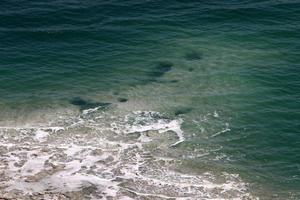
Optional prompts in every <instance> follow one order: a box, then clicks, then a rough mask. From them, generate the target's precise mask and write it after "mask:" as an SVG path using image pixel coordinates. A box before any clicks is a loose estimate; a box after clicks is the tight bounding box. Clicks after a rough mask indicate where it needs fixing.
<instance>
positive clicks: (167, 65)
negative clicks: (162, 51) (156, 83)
mask: <svg viewBox="0 0 300 200" xmlns="http://www.w3.org/2000/svg"><path fill="white" fill-rule="evenodd" d="M173 65H174V64H173V63H171V62H168V61H162V62H159V63H158V64H157V65H156V66H155V68H154V70H153V71H152V72H151V76H153V77H155V78H159V77H161V76H163V75H164V74H165V73H167V72H168V71H170V70H171V69H172V67H173Z"/></svg>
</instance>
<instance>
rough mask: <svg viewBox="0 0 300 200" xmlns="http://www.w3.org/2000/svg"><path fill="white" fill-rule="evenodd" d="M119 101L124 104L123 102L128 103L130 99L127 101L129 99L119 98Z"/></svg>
mask: <svg viewBox="0 0 300 200" xmlns="http://www.w3.org/2000/svg"><path fill="white" fill-rule="evenodd" d="M118 101H119V102H122V103H123V102H127V101H128V99H127V98H124V97H119V98H118Z"/></svg>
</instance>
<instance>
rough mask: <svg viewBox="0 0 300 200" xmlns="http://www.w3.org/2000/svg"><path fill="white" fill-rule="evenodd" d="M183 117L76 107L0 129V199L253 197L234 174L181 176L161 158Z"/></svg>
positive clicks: (180, 136) (180, 137)
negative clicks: (46, 120)
mask: <svg viewBox="0 0 300 200" xmlns="http://www.w3.org/2000/svg"><path fill="white" fill-rule="evenodd" d="M182 122H183V120H182V119H180V118H174V119H171V118H169V117H166V116H164V115H163V114H161V113H158V112H153V111H136V112H131V113H128V114H126V115H122V114H116V113H114V114H113V113H111V112H107V111H101V110H100V109H99V110H98V109H97V108H95V109H89V110H84V111H82V113H81V114H80V115H79V116H76V117H69V118H58V119H57V120H56V121H55V122H53V123H52V124H50V125H41V124H39V125H32V126H23V127H1V128H0V132H1V134H0V151H1V157H0V160H1V162H0V169H1V170H0V172H1V176H0V197H3V198H8V199H9V198H11V199H123V200H125V199H126V200H129V199H191V200H192V199H254V197H253V196H252V195H251V194H250V192H249V189H248V187H247V184H246V183H244V182H243V181H242V180H241V178H240V177H239V176H238V175H236V174H229V173H225V172H224V173H222V175H220V176H216V175H214V173H213V172H210V171H208V172H205V173H202V174H194V173H193V174H186V173H182V172H179V171H178V170H176V169H177V168H178V167H179V166H180V163H181V161H180V159H178V158H174V157H171V156H168V155H169V153H168V152H171V151H173V150H175V149H176V148H179V146H180V143H182V142H184V140H185V137H184V132H183V131H182V129H181V124H182Z"/></svg>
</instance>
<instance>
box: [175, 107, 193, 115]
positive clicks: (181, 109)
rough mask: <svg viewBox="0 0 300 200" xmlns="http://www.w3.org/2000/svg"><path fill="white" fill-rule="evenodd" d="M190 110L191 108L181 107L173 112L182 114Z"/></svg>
mask: <svg viewBox="0 0 300 200" xmlns="http://www.w3.org/2000/svg"><path fill="white" fill-rule="evenodd" d="M191 111H192V108H190V107H182V108H177V109H176V110H175V112H174V114H175V115H176V116H177V115H182V114H186V113H189V112H191Z"/></svg>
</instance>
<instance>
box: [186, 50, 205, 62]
mask: <svg viewBox="0 0 300 200" xmlns="http://www.w3.org/2000/svg"><path fill="white" fill-rule="evenodd" d="M184 58H185V59H186V60H201V59H202V54H201V53H200V52H197V51H195V50H193V51H189V52H187V53H186V54H185V55H184Z"/></svg>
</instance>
